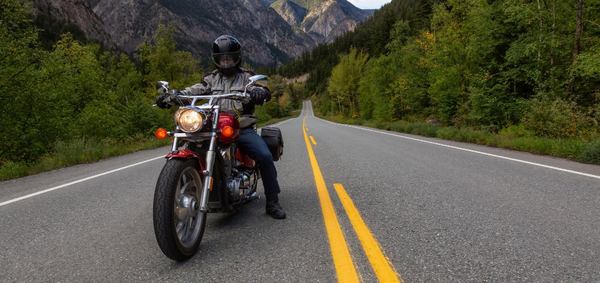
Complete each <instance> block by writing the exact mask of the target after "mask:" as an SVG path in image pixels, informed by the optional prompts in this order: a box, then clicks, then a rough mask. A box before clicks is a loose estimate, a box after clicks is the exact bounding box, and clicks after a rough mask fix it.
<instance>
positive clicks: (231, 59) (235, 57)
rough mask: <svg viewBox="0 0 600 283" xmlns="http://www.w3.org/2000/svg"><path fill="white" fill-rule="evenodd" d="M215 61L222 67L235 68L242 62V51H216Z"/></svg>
mask: <svg viewBox="0 0 600 283" xmlns="http://www.w3.org/2000/svg"><path fill="white" fill-rule="evenodd" d="M213 61H214V63H215V65H217V67H219V68H221V69H230V68H234V67H236V66H237V65H238V64H239V63H240V53H239V52H229V53H215V54H213Z"/></svg>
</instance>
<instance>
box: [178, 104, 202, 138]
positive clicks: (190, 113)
mask: <svg viewBox="0 0 600 283" xmlns="http://www.w3.org/2000/svg"><path fill="white" fill-rule="evenodd" d="M204 120H205V119H204V114H202V113H200V112H197V111H194V110H192V109H187V108H182V109H179V110H177V112H175V122H176V123H177V126H179V129H180V130H182V131H183V132H186V133H194V132H197V131H198V130H200V129H201V128H202V127H203V126H204Z"/></svg>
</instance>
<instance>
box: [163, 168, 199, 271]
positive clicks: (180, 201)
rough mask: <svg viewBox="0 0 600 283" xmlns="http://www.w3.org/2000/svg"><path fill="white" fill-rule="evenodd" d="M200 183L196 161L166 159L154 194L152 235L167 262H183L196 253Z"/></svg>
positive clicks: (197, 245)
mask: <svg viewBox="0 0 600 283" xmlns="http://www.w3.org/2000/svg"><path fill="white" fill-rule="evenodd" d="M203 183H204V179H203V177H202V176H201V174H200V173H199V164H198V160H196V159H188V160H182V159H170V160H168V161H167V163H166V164H165V166H164V167H163V170H162V172H161V173H160V176H159V178H158V182H157V183H156V190H155V192H154V208H153V211H154V212H153V220H154V234H155V236H156V241H157V242H158V246H159V247H160V249H161V251H162V252H163V253H164V254H165V255H166V256H167V257H168V258H170V259H172V260H176V261H185V260H187V259H189V258H191V257H192V256H194V254H196V252H197V251H198V247H199V245H200V242H201V241H202V236H203V235H204V229H205V228H206V212H200V211H199V206H200V196H201V192H202V185H203Z"/></svg>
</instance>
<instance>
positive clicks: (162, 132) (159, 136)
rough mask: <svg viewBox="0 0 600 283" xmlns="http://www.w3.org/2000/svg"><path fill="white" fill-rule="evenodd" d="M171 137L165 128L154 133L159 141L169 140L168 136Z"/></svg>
mask: <svg viewBox="0 0 600 283" xmlns="http://www.w3.org/2000/svg"><path fill="white" fill-rule="evenodd" d="M168 135H169V133H168V132H167V130H166V129H164V128H158V129H157V130H156V132H154V136H155V137H156V138H157V139H159V140H164V139H166V138H167V136H168Z"/></svg>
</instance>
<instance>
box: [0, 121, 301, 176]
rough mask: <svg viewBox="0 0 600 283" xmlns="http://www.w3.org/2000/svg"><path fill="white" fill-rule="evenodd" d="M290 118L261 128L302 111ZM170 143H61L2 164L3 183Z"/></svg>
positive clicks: (149, 139)
mask: <svg viewBox="0 0 600 283" xmlns="http://www.w3.org/2000/svg"><path fill="white" fill-rule="evenodd" d="M290 114H291V115H290V116H287V117H281V118H275V119H270V120H268V121H264V122H261V123H259V126H260V127H262V126H266V125H270V124H275V123H278V122H281V121H283V120H286V119H290V118H294V117H298V116H299V115H300V110H295V111H292V112H291V113H290ZM170 143H171V139H166V140H162V141H161V140H157V139H156V138H154V136H152V135H151V134H148V135H141V134H140V135H136V136H133V137H130V138H128V139H125V140H115V139H103V140H91V139H76V140H73V141H69V142H59V143H57V144H56V145H55V146H54V151H53V152H52V153H50V154H46V155H44V156H42V158H40V159H39V160H38V161H36V162H33V163H25V162H13V161H7V162H0V181H5V180H10V179H15V178H20V177H25V176H29V175H34V174H38V173H42V172H46V171H51V170H55V169H60V168H64V167H68V166H73V165H77V164H84V163H93V162H97V161H100V160H102V159H106V158H109V157H114V156H119V155H124V154H129V153H133V152H136V151H140V150H146V149H154V148H158V147H161V146H167V145H169V144H170Z"/></svg>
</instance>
